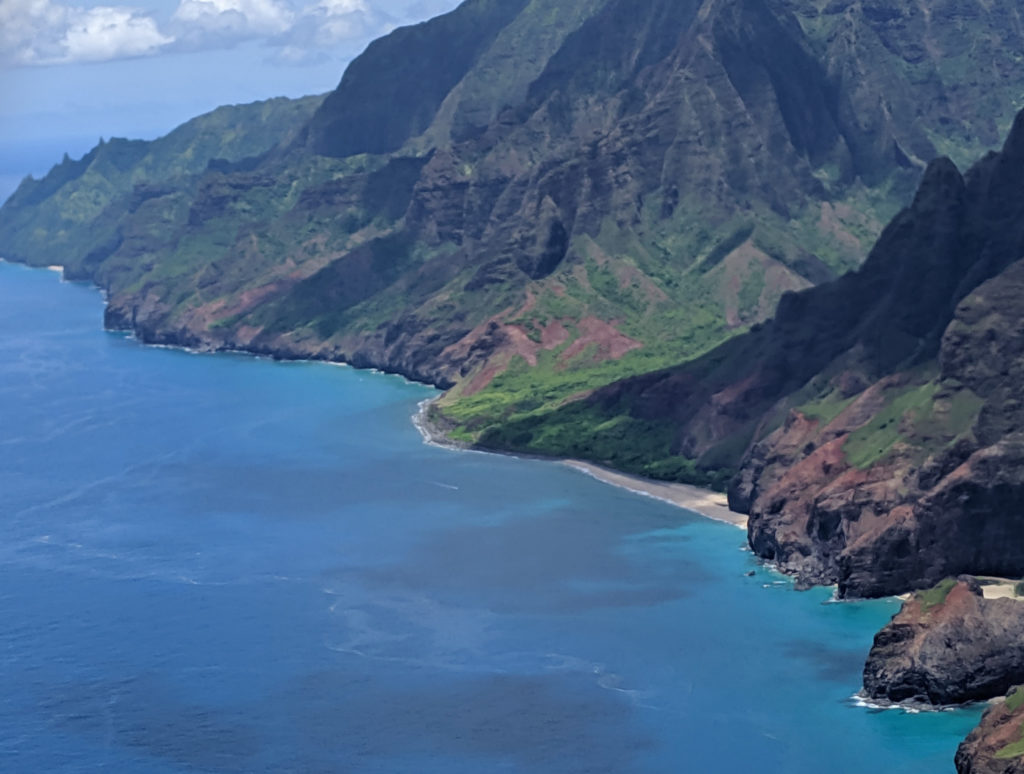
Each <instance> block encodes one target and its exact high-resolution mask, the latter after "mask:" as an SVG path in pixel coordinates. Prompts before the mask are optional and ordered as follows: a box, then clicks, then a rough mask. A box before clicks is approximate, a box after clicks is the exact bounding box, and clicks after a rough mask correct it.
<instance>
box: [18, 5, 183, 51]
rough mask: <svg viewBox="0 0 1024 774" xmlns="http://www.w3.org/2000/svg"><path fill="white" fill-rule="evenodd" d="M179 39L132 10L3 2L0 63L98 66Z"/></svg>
mask: <svg viewBox="0 0 1024 774" xmlns="http://www.w3.org/2000/svg"><path fill="white" fill-rule="evenodd" d="M173 41H174V38H173V37H171V36H168V35H165V34H163V33H162V32H160V30H159V28H158V27H157V24H156V21H155V20H154V19H153V18H152V17H151V16H148V15H146V14H144V13H141V12H140V11H138V10H136V9H133V8H126V7H121V6H118V7H112V6H96V7H94V8H81V7H77V6H67V5H61V4H59V3H54V2H51V0H0V63H3V64H14V65H39V64H64V63H68V62H98V61H104V60H108V59H120V58H125V57H136V56H146V55H149V54H154V53H156V52H157V51H159V50H160V49H161V48H163V47H164V46H167V45H168V44H170V43H172V42H173Z"/></svg>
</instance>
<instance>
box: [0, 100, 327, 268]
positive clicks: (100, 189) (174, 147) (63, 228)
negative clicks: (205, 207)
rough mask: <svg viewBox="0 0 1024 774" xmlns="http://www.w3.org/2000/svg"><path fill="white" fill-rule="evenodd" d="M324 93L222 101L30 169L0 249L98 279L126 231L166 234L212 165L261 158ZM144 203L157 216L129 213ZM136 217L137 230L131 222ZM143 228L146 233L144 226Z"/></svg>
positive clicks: (0, 218)
mask: <svg viewBox="0 0 1024 774" xmlns="http://www.w3.org/2000/svg"><path fill="white" fill-rule="evenodd" d="M321 100H322V98H321V97H306V98H304V99H297V100H289V99H272V100H267V101H266V102H257V103H254V104H251V105H233V106H228V107H222V108H218V109H217V110H214V111H213V112H211V113H207V114H206V115H203V116H200V117H199V118H196V119H193V120H192V121H189V122H188V123H186V124H183V125H182V126H180V127H178V128H177V129H175V130H174V131H173V132H171V133H170V134H168V135H167V136H165V137H162V138H160V139H159V140H155V141H152V142H144V141H141V140H125V139H120V138H113V139H111V140H110V141H109V142H103V143H101V144H100V145H98V146H96V147H95V148H93V150H92V151H90V152H89V153H88V154H86V155H85V156H84V157H82V158H81V159H79V160H77V161H72V160H71V159H69V158H68V157H67V156H65V157H64V160H63V161H62V162H61V163H60V164H58V165H57V166H55V167H54V168H53V169H52V170H51V171H50V173H49V174H48V175H47V176H46V177H45V178H43V179H42V180H33V179H32V178H31V177H30V178H27V179H26V180H24V181H23V182H22V184H21V185H20V186H19V188H18V190H17V191H16V192H15V193H14V194H13V195H12V196H11V197H10V199H9V200H8V201H7V202H6V203H5V205H4V207H3V209H2V215H0V255H2V256H3V257H5V258H7V259H9V260H15V261H21V262H25V263H30V264H34V265H47V264H53V263H60V264H64V265H66V266H68V268H69V273H70V274H71V276H72V277H77V278H92V277H94V274H93V272H95V271H96V270H97V268H98V267H99V266H100V265H101V264H103V263H104V262H106V261H108V260H110V259H111V258H112V257H113V255H114V253H116V252H117V251H118V250H119V249H120V247H121V246H122V244H123V242H124V240H125V238H126V237H133V238H135V239H138V238H140V237H142V236H144V233H145V232H147V231H148V232H152V233H151V234H150V241H152V242H153V243H156V242H164V241H166V240H167V238H168V236H169V235H168V234H167V232H166V231H165V229H164V226H165V224H166V220H165V218H166V217H169V216H170V214H171V213H173V212H174V211H175V210H176V209H180V208H181V207H184V206H186V203H187V201H188V199H189V197H190V196H191V195H192V189H193V185H194V182H195V180H196V179H197V178H198V177H199V176H201V175H202V174H204V173H205V172H207V170H208V168H209V167H210V166H211V164H212V165H214V166H217V165H221V166H224V165H227V164H230V163H238V162H240V161H242V160H243V159H247V158H251V157H258V156H261V155H263V154H265V153H267V152H268V151H269V150H271V149H272V148H274V147H275V146H276V145H278V143H280V142H281V141H282V140H287V139H288V138H289V137H291V136H293V135H294V134H295V133H296V132H297V130H298V129H299V128H300V127H301V126H302V125H303V124H304V123H305V122H306V121H308V120H309V118H310V117H311V115H312V114H313V111H314V110H316V108H317V107H318V106H319V104H320V102H321ZM140 210H142V211H143V213H144V215H145V214H149V215H151V216H152V217H151V219H150V220H149V222H146V219H145V217H133V216H134V215H136V213H138V212H139V211H140ZM130 222H131V223H132V224H133V225H134V231H132V230H130V229H131V227H130V226H129V227H127V228H128V230H127V232H126V228H125V227H126V226H127V224H128V223H130ZM140 232H143V233H140Z"/></svg>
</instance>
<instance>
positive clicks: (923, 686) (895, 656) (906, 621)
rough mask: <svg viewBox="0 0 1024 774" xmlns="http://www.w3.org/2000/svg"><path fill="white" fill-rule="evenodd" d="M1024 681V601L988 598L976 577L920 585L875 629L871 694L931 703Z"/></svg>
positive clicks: (868, 677) (998, 692) (995, 692)
mask: <svg viewBox="0 0 1024 774" xmlns="http://www.w3.org/2000/svg"><path fill="white" fill-rule="evenodd" d="M1021 682H1024V603H1022V602H1021V601H1018V600H1016V599H1012V598H1000V599H986V598H984V596H983V595H982V590H981V587H980V586H979V585H978V582H977V581H976V580H974V579H973V578H961V579H960V580H958V581H955V580H953V579H949V580H946V581H943V582H942V583H941V584H939V585H938V586H936V587H935V588H933V589H929V590H928V591H924V592H918V593H917V594H915V595H914V596H913V597H912V598H911V599H910V600H908V601H907V602H906V603H905V604H904V605H903V609H902V610H900V612H899V614H897V615H896V616H895V617H894V618H893V620H892V621H891V622H890V623H889V624H888V625H886V627H885V628H884V629H882V630H881V631H880V632H879V633H878V634H877V635H876V636H875V642H874V645H873V647H872V648H871V653H870V655H869V656H868V659H867V664H866V665H865V667H864V693H865V695H866V696H867V697H868V698H871V699H875V700H885V701H891V702H912V703H920V704H928V705H947V704H960V703H964V702H971V701H983V700H986V699H991V698H993V697H996V696H1002V695H1003V694H1005V693H1006V691H1007V690H1008V689H1009V688H1010V687H1011V686H1013V685H1017V684H1018V683H1021Z"/></svg>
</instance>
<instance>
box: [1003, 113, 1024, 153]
mask: <svg viewBox="0 0 1024 774" xmlns="http://www.w3.org/2000/svg"><path fill="white" fill-rule="evenodd" d="M1003 155H1004V156H1012V157H1014V158H1018V157H1021V156H1024V110H1022V111H1020V112H1019V113H1018V114H1017V118H1016V119H1014V122H1013V128H1012V129H1010V135H1009V136H1008V137H1007V138H1006V144H1005V145H1004V146H1003Z"/></svg>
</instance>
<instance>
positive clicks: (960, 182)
mask: <svg viewBox="0 0 1024 774" xmlns="http://www.w3.org/2000/svg"><path fill="white" fill-rule="evenodd" d="M966 190H967V189H966V184H965V183H964V177H963V175H961V174H960V170H959V169H957V166H956V164H954V163H953V162H952V160H950V159H949V158H947V157H945V156H943V157H941V158H937V159H935V160H934V161H932V162H931V163H929V164H928V167H927V168H926V169H925V171H924V175H923V176H922V178H921V184H920V185H919V186H918V189H917V194H916V195H915V196H914V204H913V209H914V210H917V211H930V210H933V209H935V207H936V206H937V205H938V206H941V204H942V203H943V202H949V201H951V200H954V199H957V198H959V197H961V196H963V194H964V193H965V192H966Z"/></svg>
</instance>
